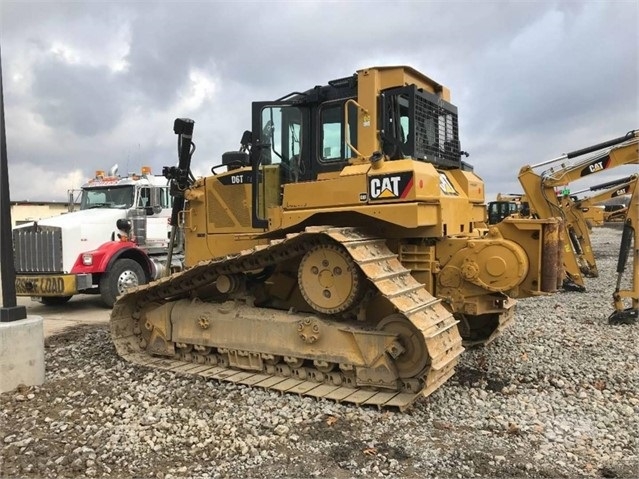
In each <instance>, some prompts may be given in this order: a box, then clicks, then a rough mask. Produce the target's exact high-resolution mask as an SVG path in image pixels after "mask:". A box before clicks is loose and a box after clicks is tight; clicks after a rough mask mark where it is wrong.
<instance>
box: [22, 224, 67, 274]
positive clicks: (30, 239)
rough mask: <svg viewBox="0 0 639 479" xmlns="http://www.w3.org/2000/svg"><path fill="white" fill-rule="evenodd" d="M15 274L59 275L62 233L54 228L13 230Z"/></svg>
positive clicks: (38, 227)
mask: <svg viewBox="0 0 639 479" xmlns="http://www.w3.org/2000/svg"><path fill="white" fill-rule="evenodd" d="M13 258H14V262H15V267H16V273H61V272H62V231H61V229H60V228H58V227H56V226H35V227H26V228H17V229H15V230H13Z"/></svg>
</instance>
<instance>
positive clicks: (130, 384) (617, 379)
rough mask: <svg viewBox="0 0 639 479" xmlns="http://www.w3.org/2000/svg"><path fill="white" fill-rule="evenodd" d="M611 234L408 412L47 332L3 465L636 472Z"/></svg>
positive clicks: (633, 376)
mask: <svg viewBox="0 0 639 479" xmlns="http://www.w3.org/2000/svg"><path fill="white" fill-rule="evenodd" d="M620 237H621V234H620V230H619V229H613V228H607V227H604V228H597V229H595V230H594V231H593V233H592V240H593V246H594V250H595V252H596V253H597V254H598V266H599V270H600V277H599V278H596V279H589V280H588V282H587V288H588V292H587V293H561V294H558V295H555V296H551V297H542V298H536V299H527V300H522V301H520V303H519V305H518V313H517V318H516V323H515V325H514V326H513V327H511V328H510V329H508V330H506V332H505V333H504V335H503V336H502V337H501V338H500V339H498V340H497V341H495V342H494V343H493V344H491V345H490V346H488V347H486V348H479V349H474V350H470V351H467V352H466V353H465V354H464V355H463V359H462V360H461V364H460V365H459V367H458V369H457V374H456V375H455V376H454V377H453V378H452V379H451V380H450V381H449V382H448V383H446V384H445V385H444V386H443V387H442V388H440V389H439V390H438V391H437V392H435V393H434V394H433V395H431V396H430V397H428V398H425V399H422V400H420V401H419V402H417V403H416V405H415V406H414V407H413V408H412V409H411V410H409V411H408V412H407V413H398V412H390V411H378V410H377V409H372V408H357V407H354V406H350V405H340V404H336V403H332V402H328V401H324V400H319V401H318V400H315V399H311V398H300V397H297V396H292V395H279V394H276V393H271V392H267V391H264V390H259V389H250V388H247V387H244V386H237V385H233V384H224V383H217V382H214V381H210V380H204V379H200V378H193V377H189V376H183V375H178V374H175V373H170V372H161V371H153V370H151V369H146V368H142V367H133V366H130V365H128V364H126V363H124V362H123V361H122V360H121V359H120V358H119V357H118V356H117V355H116V353H115V350H114V348H113V346H112V345H111V343H110V340H109V336H108V331H107V328H106V327H105V326H93V327H80V328H76V329H74V330H72V331H70V332H68V333H65V334H61V335H58V336H54V337H52V338H50V339H49V340H48V341H47V344H46V365H47V381H46V383H45V384H44V385H43V386H41V387H33V388H22V389H19V390H18V391H14V392H12V393H6V394H3V395H0V411H1V414H0V424H1V434H0V439H1V441H2V442H1V443H0V446H1V447H2V455H1V457H0V459H1V461H2V462H1V463H0V473H1V475H2V476H3V477H17V476H20V477H53V476H58V477H80V476H82V477H85V476H88V477H103V476H108V477H157V478H164V479H166V478H169V477H220V478H226V477H256V478H261V477H275V476H278V477H315V476H316V477H336V478H345V477H357V476H373V477H375V476H377V477H409V478H417V477H426V476H428V477H460V478H462V477H463V478H466V477H487V476H488V477H578V476H579V477H637V476H639V458H638V455H637V448H638V441H637V437H638V435H639V434H638V431H639V424H638V420H637V417H638V413H639V374H638V371H639V366H638V359H639V358H638V356H639V353H638V352H637V339H638V338H639V326H638V325H633V326H627V325H625V326H610V325H608V323H607V316H608V314H609V313H610V312H611V300H610V298H611V292H612V290H613V288H614V283H615V273H614V271H615V268H616V251H617V250H618V246H619V240H620ZM626 276H627V277H628V278H629V276H630V272H629V273H628V274H627V275H626Z"/></svg>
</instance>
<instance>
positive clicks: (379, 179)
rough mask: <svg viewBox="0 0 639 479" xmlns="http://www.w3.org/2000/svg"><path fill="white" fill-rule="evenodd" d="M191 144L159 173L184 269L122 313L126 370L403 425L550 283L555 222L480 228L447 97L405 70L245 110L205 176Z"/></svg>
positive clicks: (557, 264) (552, 286)
mask: <svg viewBox="0 0 639 479" xmlns="http://www.w3.org/2000/svg"><path fill="white" fill-rule="evenodd" d="M193 131H194V122H193V121H191V120H189V119H177V120H176V121H175V125H174V132H175V133H176V134H177V135H178V145H179V147H178V150H179V161H178V165H177V166H174V167H170V168H168V167H167V168H165V171H164V173H165V176H167V178H169V179H170V180H171V190H172V194H173V195H174V197H175V203H174V214H173V217H172V222H173V225H174V229H175V228H178V226H177V225H178V224H179V225H180V226H179V228H181V229H182V233H183V237H184V242H185V245H184V246H185V255H186V263H187V266H188V267H187V269H186V270H185V271H182V272H178V273H175V274H173V275H171V276H168V277H166V278H163V279H161V280H159V281H156V282H154V283H151V284H149V285H145V286H141V287H138V288H136V289H134V290H131V291H129V292H127V293H126V294H124V295H123V296H121V297H120V298H119V300H118V301H117V302H116V304H115V306H114V308H113V312H112V316H111V332H112V338H113V340H114V342H115V345H116V348H117V351H118V353H119V354H120V355H121V356H123V357H124V358H126V359H127V360H129V361H132V362H134V363H137V364H145V365H150V366H153V367H157V368H163V369H171V370H175V371H185V372H189V373H192V374H198V375H201V376H204V377H210V378H215V379H218V380H224V381H231V382H234V383H239V384H246V385H251V386H256V387H261V388H268V389H271V390H276V391H282V392H289V393H295V394H301V395H306V396H312V397H318V398H328V399H332V400H335V401H340V402H346V403H354V404H371V405H376V406H379V407H393V408H399V409H402V410H403V409H404V408H406V407H408V406H409V405H410V404H412V403H413V401H415V400H416V399H417V398H418V397H422V396H425V395H428V394H430V393H432V392H433V391H434V390H435V389H437V388H438V387H439V386H440V385H441V384H442V383H444V382H445V381H446V380H447V379H448V378H449V377H450V376H451V375H452V374H453V373H454V367H455V365H456V364H457V362H458V359H459V355H460V354H461V353H462V351H463V346H462V341H464V342H465V343H466V344H477V343H480V344H486V343H488V342H489V341H491V340H492V339H493V338H494V337H496V336H497V335H498V333H499V332H500V331H501V330H502V329H503V328H504V327H505V326H506V325H507V324H508V323H509V322H510V321H511V319H512V318H513V314H514V306H515V303H516V301H515V299H514V298H523V297H529V296H535V295H541V294H546V293H552V292H555V291H556V290H557V288H558V286H559V285H560V284H561V278H562V277H563V271H562V270H561V265H562V258H561V254H562V253H561V252H562V246H561V245H560V243H559V230H560V228H561V223H560V221H559V220H556V219H553V218H548V219H516V218H507V219H505V220H504V221H502V222H500V223H499V224H498V225H493V226H490V227H488V226H487V225H486V224H485V222H484V220H485V209H486V206H485V203H484V183H483V181H482V180H481V178H480V177H479V176H477V174H475V173H474V171H473V167H472V166H471V165H469V164H468V163H466V162H465V161H462V156H463V155H464V154H465V153H464V152H463V151H462V150H461V149H460V142H459V136H458V123H457V108H456V107H455V106H454V105H453V104H452V103H451V102H450V93H449V90H448V89H447V88H445V87H444V86H443V85H441V84H439V83H437V82H435V81H434V80H432V79H430V78H428V77H427V76H425V75H423V74H421V73H419V72H418V71H416V70H414V69H413V68H410V67H406V66H396V67H374V68H366V69H362V70H359V71H357V72H356V73H355V74H354V75H351V76H348V77H346V78H340V79H336V80H332V81H329V82H328V84H327V85H323V86H317V87H315V88H312V89H309V90H307V91H304V92H294V93H291V94H289V95H286V96H284V97H282V98H280V99H278V100H275V101H267V102H257V103H253V106H252V129H251V131H247V132H245V133H244V135H243V136H242V139H241V142H240V144H241V147H240V149H239V151H231V152H227V153H225V154H223V155H222V158H221V163H220V164H219V165H215V166H213V167H212V170H211V171H212V174H211V175H210V176H207V177H204V178H198V179H195V178H194V177H193V175H192V174H191V173H190V161H191V155H192V153H193V151H194V146H193V143H192V136H193ZM466 155H467V154H466ZM174 233H175V230H174Z"/></svg>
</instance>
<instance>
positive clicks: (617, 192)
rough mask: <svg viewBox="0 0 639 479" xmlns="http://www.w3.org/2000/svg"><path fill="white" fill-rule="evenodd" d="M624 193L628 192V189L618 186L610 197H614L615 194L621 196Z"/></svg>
mask: <svg viewBox="0 0 639 479" xmlns="http://www.w3.org/2000/svg"><path fill="white" fill-rule="evenodd" d="M626 193H628V190H627V189H626V188H619V189H618V190H617V191H615V193H614V194H613V195H612V197H613V198H614V197H616V196H622V195H625V194H626Z"/></svg>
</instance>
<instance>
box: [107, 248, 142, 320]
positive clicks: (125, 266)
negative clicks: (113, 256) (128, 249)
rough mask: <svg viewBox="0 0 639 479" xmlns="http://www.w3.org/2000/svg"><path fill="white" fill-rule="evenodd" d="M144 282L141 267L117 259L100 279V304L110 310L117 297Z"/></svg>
mask: <svg viewBox="0 0 639 479" xmlns="http://www.w3.org/2000/svg"><path fill="white" fill-rule="evenodd" d="M146 282H147V281H146V275H145V274H144V270H143V269H142V266H140V265H139V264H138V263H137V262H136V261H134V260H132V259H126V258H125V259H119V260H117V261H116V262H115V263H114V264H113V266H112V267H111V269H110V270H109V271H107V272H106V273H104V274H103V275H102V277H101V278H100V295H101V296H102V302H103V303H104V304H105V305H107V306H108V307H109V308H112V307H113V304H114V303H115V300H116V299H117V298H118V296H120V295H121V294H123V293H124V292H126V291H127V290H128V289H129V288H133V287H135V286H139V285H141V284H146Z"/></svg>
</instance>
